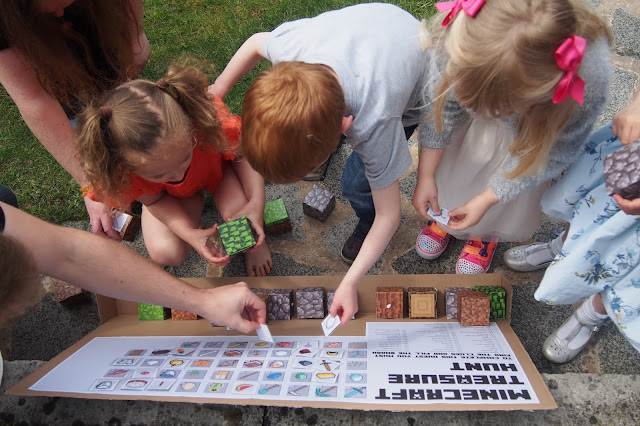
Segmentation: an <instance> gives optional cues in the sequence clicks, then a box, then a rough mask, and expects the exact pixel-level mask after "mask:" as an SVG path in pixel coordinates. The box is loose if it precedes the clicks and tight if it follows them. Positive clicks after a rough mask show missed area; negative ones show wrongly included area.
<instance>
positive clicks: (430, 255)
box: [416, 220, 451, 260]
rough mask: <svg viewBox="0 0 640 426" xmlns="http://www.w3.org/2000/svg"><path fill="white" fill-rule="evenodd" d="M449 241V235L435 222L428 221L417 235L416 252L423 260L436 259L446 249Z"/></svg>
mask: <svg viewBox="0 0 640 426" xmlns="http://www.w3.org/2000/svg"><path fill="white" fill-rule="evenodd" d="M450 239H451V234H449V233H447V232H446V231H445V230H444V229H442V228H440V227H439V226H438V224H437V223H436V222H435V221H433V220H430V221H429V222H428V223H427V226H425V228H424V229H423V230H422V231H421V232H420V234H419V235H418V239H417V240H416V252H418V255H419V256H420V257H421V258H423V259H429V260H433V259H436V258H437V257H438V256H440V255H441V254H442V252H443V251H444V249H446V248H447V244H449V240H450Z"/></svg>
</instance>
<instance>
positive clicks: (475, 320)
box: [458, 290, 489, 326]
mask: <svg viewBox="0 0 640 426" xmlns="http://www.w3.org/2000/svg"><path fill="white" fill-rule="evenodd" d="M458 319H459V320H460V325H484V326H488V325H489V297H488V296H487V294H486V293H483V292H481V291H474V290H466V291H461V292H459V293H458Z"/></svg>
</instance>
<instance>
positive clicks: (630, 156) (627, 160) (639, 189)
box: [603, 141, 640, 200]
mask: <svg viewBox="0 0 640 426" xmlns="http://www.w3.org/2000/svg"><path fill="white" fill-rule="evenodd" d="M603 168H604V180H605V184H606V187H607V193H608V194H609V195H613V194H620V195H621V196H622V198H626V199H627V200H634V199H636V198H640V142H638V141H636V142H634V143H632V144H629V145H625V146H624V147H622V148H620V149H619V150H617V151H616V152H612V153H611V154H609V155H607V156H606V157H604V161H603Z"/></svg>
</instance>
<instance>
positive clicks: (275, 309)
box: [251, 288, 293, 320]
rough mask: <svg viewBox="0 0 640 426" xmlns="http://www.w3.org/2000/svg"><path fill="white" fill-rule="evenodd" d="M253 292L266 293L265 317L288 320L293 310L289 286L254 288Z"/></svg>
mask: <svg viewBox="0 0 640 426" xmlns="http://www.w3.org/2000/svg"><path fill="white" fill-rule="evenodd" d="M251 290H252V291H253V292H254V293H255V294H257V295H260V294H267V295H268V296H269V298H268V299H267V318H268V319H270V320H289V319H291V312H292V311H293V290H291V289H290V288H254V289H251Z"/></svg>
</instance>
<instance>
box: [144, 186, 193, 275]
mask: <svg viewBox="0 0 640 426" xmlns="http://www.w3.org/2000/svg"><path fill="white" fill-rule="evenodd" d="M180 201H182V203H183V206H184V208H185V210H186V212H187V214H188V215H189V219H190V220H191V222H192V225H193V226H194V227H195V228H200V226H201V222H202V209H203V208H204V196H203V194H201V193H197V194H195V195H194V196H192V197H190V198H185V199H182V200H180ZM142 235H143V238H144V242H145V245H146V246H147V251H148V252H149V256H150V257H151V259H152V260H153V261H154V262H156V263H158V264H159V265H163V266H179V265H181V264H182V262H184V260H185V259H186V257H187V254H189V252H190V251H191V249H192V247H191V246H190V245H189V244H187V243H186V242H185V241H183V240H182V239H181V238H180V237H178V236H177V235H176V234H174V233H173V231H171V230H170V229H169V228H168V227H167V225H165V224H164V223H162V222H160V221H159V220H158V219H157V218H156V217H155V216H154V215H152V214H151V213H150V212H149V209H147V207H146V206H143V208H142Z"/></svg>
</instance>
